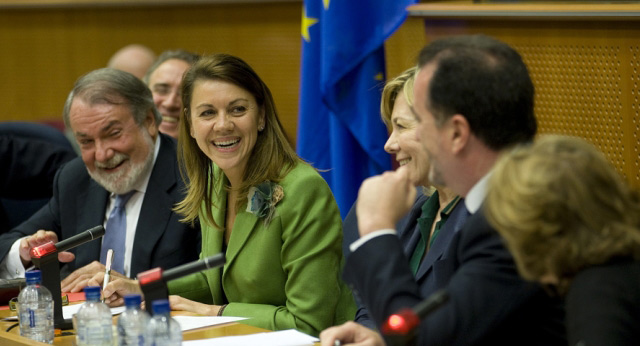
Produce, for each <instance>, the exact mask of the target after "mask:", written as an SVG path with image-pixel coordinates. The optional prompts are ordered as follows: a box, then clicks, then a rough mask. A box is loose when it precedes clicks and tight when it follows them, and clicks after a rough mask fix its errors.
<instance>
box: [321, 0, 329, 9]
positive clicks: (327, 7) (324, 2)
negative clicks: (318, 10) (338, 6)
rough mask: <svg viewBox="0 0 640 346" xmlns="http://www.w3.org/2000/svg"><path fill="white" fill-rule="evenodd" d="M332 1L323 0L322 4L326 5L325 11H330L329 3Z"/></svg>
mask: <svg viewBox="0 0 640 346" xmlns="http://www.w3.org/2000/svg"><path fill="white" fill-rule="evenodd" d="M330 1H331V0H322V3H323V4H324V9H325V10H328V9H329V2H330Z"/></svg>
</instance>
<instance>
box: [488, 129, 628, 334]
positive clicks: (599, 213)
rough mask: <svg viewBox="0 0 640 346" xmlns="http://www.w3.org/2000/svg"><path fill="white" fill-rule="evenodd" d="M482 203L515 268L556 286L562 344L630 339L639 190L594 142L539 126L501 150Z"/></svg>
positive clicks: (534, 279)
mask: <svg viewBox="0 0 640 346" xmlns="http://www.w3.org/2000/svg"><path fill="white" fill-rule="evenodd" d="M485 208H486V214H487V219H488V220H489V222H490V223H491V224H492V225H494V226H495V228H496V230H497V231H498V233H500V235H501V236H502V237H503V238H504V239H505V240H506V243H507V247H508V248H509V250H510V251H511V252H512V254H513V257H514V259H515V262H516V264H517V266H518V271H519V272H520V274H521V275H522V277H524V278H525V279H527V280H532V281H537V282H541V283H543V284H546V285H548V286H549V287H550V288H552V291H555V292H557V293H560V294H562V295H564V294H566V311H567V333H568V338H569V345H638V344H639V343H640V328H638V326H640V196H638V193H637V192H636V191H633V190H632V189H631V188H629V186H628V185H627V184H626V182H625V181H624V180H623V179H622V178H621V177H620V175H619V174H618V172H616V170H615V169H614V168H613V167H612V166H611V165H610V164H609V162H608V161H607V159H606V158H605V157H604V155H602V154H601V153H600V152H599V151H598V150H597V149H596V148H595V147H593V146H592V145H591V144H589V143H587V142H586V141H584V140H582V139H579V138H574V137H566V136H551V135H549V136H545V137H542V138H540V139H539V140H538V141H536V143H534V144H533V145H531V146H523V147H519V148H517V149H515V150H513V151H512V152H510V153H507V154H505V156H504V157H503V158H502V159H501V160H500V161H499V163H498V164H497V165H496V168H495V172H494V173H493V176H492V177H491V181H490V183H489V192H488V194H487V202H486V206H485Z"/></svg>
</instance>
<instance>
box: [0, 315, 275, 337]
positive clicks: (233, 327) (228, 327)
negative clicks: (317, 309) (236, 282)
mask: <svg viewBox="0 0 640 346" xmlns="http://www.w3.org/2000/svg"><path fill="white" fill-rule="evenodd" d="M15 315H16V312H14V311H10V310H2V311H0V318H4V317H9V316H15ZM171 315H172V316H178V315H186V316H196V314H193V313H190V312H185V311H172V312H171ZM113 321H114V322H115V321H117V317H116V316H114V319H113ZM15 323H17V322H13V321H11V322H6V321H0V344H1V345H3V346H13V345H47V344H45V343H41V342H37V341H33V340H29V339H27V338H23V337H21V336H20V328H19V327H15V328H13V329H11V331H9V332H6V330H7V328H9V327H10V326H11V325H13V324H15ZM263 332H269V330H266V329H262V328H257V327H253V326H249V325H246V324H242V323H228V324H223V325H218V326H212V327H206V328H201V329H196V330H189V331H186V332H184V333H182V338H183V340H185V341H187V340H198V339H208V338H215V337H221V336H230V335H246V334H255V333H263ZM75 339H76V336H75V334H74V335H68V336H57V337H56V338H55V339H54V340H53V344H54V345H75Z"/></svg>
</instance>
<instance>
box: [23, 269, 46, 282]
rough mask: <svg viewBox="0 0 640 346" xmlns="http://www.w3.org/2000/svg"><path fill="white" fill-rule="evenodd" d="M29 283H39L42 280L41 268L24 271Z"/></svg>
mask: <svg viewBox="0 0 640 346" xmlns="http://www.w3.org/2000/svg"><path fill="white" fill-rule="evenodd" d="M24 278H25V281H26V282H27V284H39V283H40V282H41V281H42V273H40V271H39V270H37V269H35V270H30V271H28V272H25V273H24Z"/></svg>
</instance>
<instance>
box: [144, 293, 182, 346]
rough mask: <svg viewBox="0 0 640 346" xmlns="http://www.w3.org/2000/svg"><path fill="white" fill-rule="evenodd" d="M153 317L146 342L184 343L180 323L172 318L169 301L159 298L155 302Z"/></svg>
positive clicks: (171, 345)
mask: <svg viewBox="0 0 640 346" xmlns="http://www.w3.org/2000/svg"><path fill="white" fill-rule="evenodd" d="M152 306H153V318H151V320H150V321H149V325H148V326H147V337H146V343H147V345H149V346H174V345H180V344H181V343H182V330H181V329H180V325H179V324H178V322H176V321H175V320H174V319H173V318H171V314H170V312H171V308H170V307H169V301H168V300H166V299H159V300H156V301H154V302H153V304H152Z"/></svg>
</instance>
